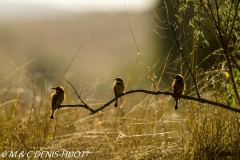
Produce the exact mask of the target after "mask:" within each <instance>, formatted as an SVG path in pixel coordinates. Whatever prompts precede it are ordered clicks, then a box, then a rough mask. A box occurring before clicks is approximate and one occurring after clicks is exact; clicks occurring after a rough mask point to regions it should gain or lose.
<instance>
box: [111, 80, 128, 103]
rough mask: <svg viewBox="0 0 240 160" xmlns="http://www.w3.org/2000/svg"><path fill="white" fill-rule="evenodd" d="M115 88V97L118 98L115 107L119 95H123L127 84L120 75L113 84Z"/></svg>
mask: <svg viewBox="0 0 240 160" xmlns="http://www.w3.org/2000/svg"><path fill="white" fill-rule="evenodd" d="M113 90H114V94H115V97H116V98H117V99H116V102H115V105H114V107H117V105H118V97H119V96H120V95H122V94H123V93H124V90H125V85H124V82H123V79H122V78H121V77H118V78H116V79H115V82H114V84H113Z"/></svg>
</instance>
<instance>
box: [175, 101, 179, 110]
mask: <svg viewBox="0 0 240 160" xmlns="http://www.w3.org/2000/svg"><path fill="white" fill-rule="evenodd" d="M177 109H178V99H176V104H175V110H177Z"/></svg>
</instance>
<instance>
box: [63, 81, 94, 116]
mask: <svg viewBox="0 0 240 160" xmlns="http://www.w3.org/2000/svg"><path fill="white" fill-rule="evenodd" d="M64 80H65V81H66V82H67V83H69V84H70V85H71V87H72V88H73V90H74V93H75V94H76V95H77V96H78V98H79V99H80V101H81V102H82V103H83V105H77V106H78V107H84V108H86V109H87V110H90V111H91V112H92V113H94V110H93V109H92V108H90V107H89V106H88V105H87V104H86V103H85V102H84V101H83V100H82V98H81V97H80V96H79V94H78V93H77V91H76V89H75V88H74V87H73V85H72V84H71V82H69V81H68V80H66V79H65V78H64ZM61 106H62V105H61ZM74 106H75V107H76V105H74ZM63 107H66V106H63Z"/></svg>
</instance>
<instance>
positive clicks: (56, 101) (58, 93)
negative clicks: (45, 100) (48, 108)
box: [50, 86, 65, 119]
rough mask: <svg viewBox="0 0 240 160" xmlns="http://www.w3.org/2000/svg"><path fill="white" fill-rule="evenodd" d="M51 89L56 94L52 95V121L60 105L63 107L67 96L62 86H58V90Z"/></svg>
mask: <svg viewBox="0 0 240 160" xmlns="http://www.w3.org/2000/svg"><path fill="white" fill-rule="evenodd" d="M51 89H54V93H52V94H51V100H52V114H51V116H50V119H53V114H54V111H55V110H56V109H59V105H61V104H62V102H63V101H64V99H65V94H64V88H63V87H61V86H57V87H56V88H51Z"/></svg>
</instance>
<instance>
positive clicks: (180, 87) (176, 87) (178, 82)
mask: <svg viewBox="0 0 240 160" xmlns="http://www.w3.org/2000/svg"><path fill="white" fill-rule="evenodd" d="M172 78H173V82H172V88H173V93H175V94H179V95H182V94H183V92H184V90H185V89H186V84H185V82H184V78H183V76H182V75H181V74H177V75H176V76H175V77H172ZM174 100H175V101H176V105H175V109H176V110H177V109H178V105H177V104H178V101H179V100H180V97H177V96H176V97H174Z"/></svg>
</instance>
